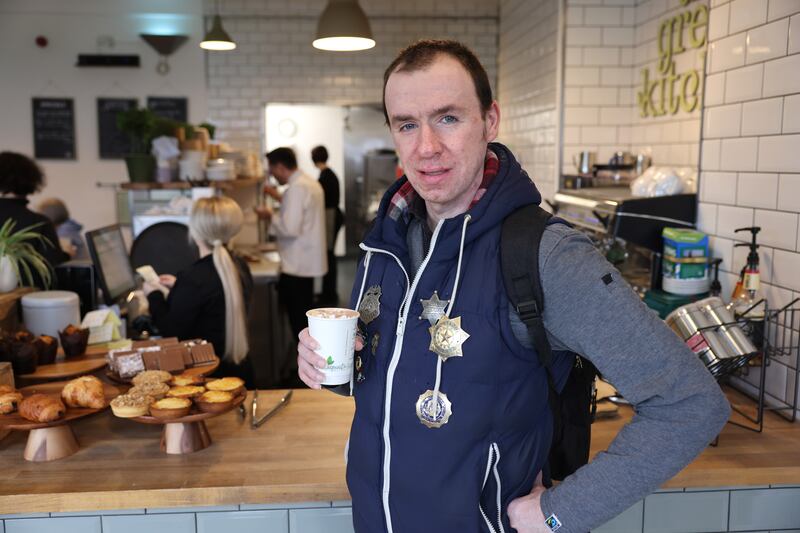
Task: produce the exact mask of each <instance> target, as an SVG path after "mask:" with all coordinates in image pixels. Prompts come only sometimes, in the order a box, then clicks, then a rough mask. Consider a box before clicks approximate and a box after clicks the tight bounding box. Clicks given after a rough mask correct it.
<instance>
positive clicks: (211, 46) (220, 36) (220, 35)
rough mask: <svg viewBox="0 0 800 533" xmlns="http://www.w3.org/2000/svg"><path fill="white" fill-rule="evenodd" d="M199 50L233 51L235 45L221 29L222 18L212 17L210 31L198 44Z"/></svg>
mask: <svg viewBox="0 0 800 533" xmlns="http://www.w3.org/2000/svg"><path fill="white" fill-rule="evenodd" d="M200 48H203V49H205V50H233V49H234V48H236V43H235V42H233V39H231V36H230V35H228V32H226V31H225V29H224V28H223V27H222V18H220V16H219V15H214V21H213V22H212V24H211V29H210V30H208V33H206V36H205V37H204V38H203V42H201V43H200Z"/></svg>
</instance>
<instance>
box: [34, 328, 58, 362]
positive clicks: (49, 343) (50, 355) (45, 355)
mask: <svg viewBox="0 0 800 533" xmlns="http://www.w3.org/2000/svg"><path fill="white" fill-rule="evenodd" d="M35 344H36V348H37V350H38V352H39V364H40V365H52V364H53V363H55V362H56V352H58V341H57V340H56V338H55V337H51V336H50V335H40V336H39V337H37V338H36V341H35Z"/></svg>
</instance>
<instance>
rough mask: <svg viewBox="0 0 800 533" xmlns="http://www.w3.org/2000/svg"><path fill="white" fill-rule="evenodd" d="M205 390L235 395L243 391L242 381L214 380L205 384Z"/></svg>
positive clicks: (233, 379) (235, 379)
mask: <svg viewBox="0 0 800 533" xmlns="http://www.w3.org/2000/svg"><path fill="white" fill-rule="evenodd" d="M206 388H207V389H208V390H210V391H224V392H230V393H231V394H233V395H236V394H238V393H239V392H241V391H242V390H244V381H243V380H242V379H239V378H234V377H229V378H220V379H214V380H211V381H209V382H207V383H206Z"/></svg>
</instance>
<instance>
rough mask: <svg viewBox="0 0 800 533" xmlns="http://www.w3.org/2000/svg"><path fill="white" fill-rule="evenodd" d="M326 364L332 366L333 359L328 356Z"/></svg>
mask: <svg viewBox="0 0 800 533" xmlns="http://www.w3.org/2000/svg"><path fill="white" fill-rule="evenodd" d="M326 362H327V363H328V364H329V365H332V364H333V357H331V356H330V355H329V356H328V360H327V361H326Z"/></svg>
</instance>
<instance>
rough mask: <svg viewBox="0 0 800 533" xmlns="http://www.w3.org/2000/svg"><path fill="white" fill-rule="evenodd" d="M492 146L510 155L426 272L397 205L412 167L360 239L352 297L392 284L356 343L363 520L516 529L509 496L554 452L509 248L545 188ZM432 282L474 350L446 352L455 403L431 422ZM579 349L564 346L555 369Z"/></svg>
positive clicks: (366, 525)
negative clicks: (426, 418) (514, 224)
mask: <svg viewBox="0 0 800 533" xmlns="http://www.w3.org/2000/svg"><path fill="white" fill-rule="evenodd" d="M490 148H491V149H492V150H493V151H494V152H495V153H496V154H497V155H498V157H499V159H500V171H499V173H498V175H497V177H496V178H495V179H494V180H493V181H492V183H491V185H490V187H489V189H488V190H487V191H486V194H485V195H484V196H483V198H481V200H480V201H479V202H478V203H477V204H476V205H475V206H474V207H473V208H472V209H470V210H469V211H468V212H467V213H465V214H462V215H459V216H457V217H454V218H452V219H448V220H445V221H442V222H441V223H440V224H439V226H438V227H437V229H436V231H435V232H434V237H433V240H432V242H431V246H430V251H429V254H428V257H427V259H426V261H423V263H422V266H421V267H420V268H419V270H418V272H417V273H416V276H414V275H413V272H411V271H410V266H409V256H408V250H407V247H406V230H407V227H408V216H400V217H398V218H397V219H396V220H395V219H393V218H391V217H389V216H388V215H387V212H388V209H389V202H390V200H391V198H392V197H393V195H394V194H395V192H396V191H397V189H398V188H399V187H400V186H401V185H402V184H403V183H404V182H405V178H402V179H401V180H399V181H398V182H397V183H396V184H395V185H394V186H393V187H392V188H390V190H389V191H388V192H387V193H386V195H385V196H384V198H383V201H382V202H381V207H380V210H379V212H378V216H377V219H376V222H375V225H374V226H373V228H372V230H371V231H370V233H369V234H368V235H367V237H366V238H365V240H364V243H363V244H362V249H364V250H365V251H366V252H367V254H366V256H365V258H364V260H362V261H361V263H360V265H359V269H358V272H357V274H356V279H355V284H354V285H355V286H354V290H353V295H352V300H351V305H352V306H353V307H355V306H356V304H357V303H358V299H359V296H360V295H361V296H362V298H363V294H365V293H366V292H367V291H368V290H369V289H370V288H375V287H380V290H381V296H380V314H379V315H378V317H377V318H375V319H374V320H372V321H370V322H369V323H368V324H365V323H363V322H361V323H360V328H361V329H362V331H363V332H364V333H365V334H366V337H367V342H366V347H365V348H364V349H363V350H362V351H361V352H359V354H358V355H359V357H360V358H361V372H360V373H361V377H362V378H363V379H361V380H358V381H356V383H355V384H354V395H355V402H356V413H355V417H354V420H353V425H352V429H351V434H350V444H349V451H348V464H347V483H348V487H349V489H350V493H351V496H352V499H353V521H354V525H355V528H356V531H357V532H359V533H367V532H369V533H372V532H387V533H391V532H394V533H425V532H436V533H447V532H453V533H456V532H457V533H469V532H477V531H483V532H486V531H490V532H499V531H509V532H510V531H511V529H510V527H509V525H508V518H507V515H506V508H507V506H508V504H509V503H510V502H511V501H512V500H513V499H515V498H517V497H519V496H523V495H525V494H528V493H529V492H530V490H531V488H532V486H533V482H534V479H535V478H536V475H537V474H538V472H539V471H540V470H541V468H542V465H543V464H544V463H545V461H546V459H547V452H548V448H549V445H550V439H551V426H552V416H551V413H550V410H549V407H548V404H547V378H546V374H545V371H544V370H543V369H542V367H541V366H540V365H539V363H538V361H537V357H536V353H535V352H534V351H532V350H529V349H526V348H524V347H523V346H522V345H520V343H519V342H518V341H517V340H516V338H515V337H514V335H513V333H512V332H511V328H510V324H509V320H508V306H509V302H508V298H507V297H506V293H505V289H504V287H503V281H502V272H501V269H500V255H499V246H500V227H501V224H502V221H503V219H504V218H505V217H506V216H507V215H508V214H510V213H511V212H512V211H514V210H515V209H517V208H518V207H520V206H522V205H526V204H530V203H539V202H540V200H541V197H540V195H539V193H538V191H537V190H536V188H535V186H534V185H533V183H532V182H531V180H530V179H529V178H528V175H527V174H526V173H525V171H524V170H522V169H521V167H520V165H519V164H518V163H517V161H516V160H515V159H514V157H513V155H512V154H511V152H510V151H509V150H508V149H507V148H506V147H504V146H503V145H500V144H496V143H494V144H492V145H490ZM465 219H466V221H465ZM465 223H466V232H465V233H464V239H463V245H462V231H463V229H464V224H465ZM459 263H460V277H459V280H458V287H457V288H456V287H454V284H455V281H456V280H455V278H456V271H457V270H458V266H459ZM434 291H436V292H437V293H438V295H439V298H441V299H442V300H451V299H453V296H454V294H455V298H454V299H455V302H454V305H453V308H452V310H451V312H450V318H456V317H461V328H462V329H463V330H464V331H466V333H468V334H469V338H468V339H467V340H466V341H465V342H464V343H463V345H462V350H463V356H462V357H451V358H449V359H448V360H446V361H445V362H444V363H443V364H442V369H441V382H440V388H441V392H442V393H444V394H446V395H447V398H448V399H449V401H450V402H451V403H452V416H451V417H450V419H449V421H448V422H447V423H446V424H445V425H444V426H442V427H440V428H428V427H426V426H425V425H423V424H422V423H421V422H420V420H419V419H418V417H417V411H416V403H417V400H418V398H419V396H420V394H422V393H424V392H425V391H426V390H433V389H434V386H435V382H436V365H437V358H438V356H437V355H436V354H435V353H434V352H432V351H431V350H430V349H429V346H430V342H431V336H430V333H429V330H428V328H429V327H430V324H429V322H428V320H425V319H420V318H419V317H420V315H421V314H422V305H421V302H420V300H421V299H429V298H430V297H431V296H432V295H433V293H434ZM373 349H374V354H373ZM569 363H570V359H568V358H558V357H556V372H557V374H559V373H560V374H563V375H565V374H566V372H567V371H568V370H569Z"/></svg>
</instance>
